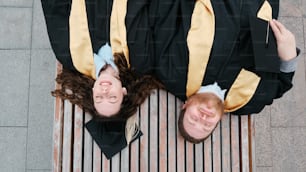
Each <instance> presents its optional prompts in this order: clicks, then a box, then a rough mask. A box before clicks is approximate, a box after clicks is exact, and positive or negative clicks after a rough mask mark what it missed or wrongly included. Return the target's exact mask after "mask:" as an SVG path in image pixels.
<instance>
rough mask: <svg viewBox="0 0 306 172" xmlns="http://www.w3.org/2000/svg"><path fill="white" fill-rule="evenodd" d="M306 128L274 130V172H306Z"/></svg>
mask: <svg viewBox="0 0 306 172" xmlns="http://www.w3.org/2000/svg"><path fill="white" fill-rule="evenodd" d="M305 138H306V128H298V127H296V128H273V129H272V143H273V152H272V155H273V172H289V171H292V172H305V169H306V156H305V152H306V142H305Z"/></svg>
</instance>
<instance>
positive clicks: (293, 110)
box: [0, 0, 306, 172]
mask: <svg viewBox="0 0 306 172" xmlns="http://www.w3.org/2000/svg"><path fill="white" fill-rule="evenodd" d="M305 9H306V0H281V7H280V20H281V21H282V22H283V23H284V24H285V25H286V26H287V27H288V28H289V29H290V30H291V31H292V32H293V33H294V34H295V35H296V39H297V45H298V47H300V48H301V50H302V54H301V55H300V59H299V66H298V70H297V72H296V76H295V78H294V82H295V86H294V88H293V89H292V90H291V91H290V92H288V93H287V94H286V95H285V96H284V97H283V98H282V99H279V100H276V101H275V102H274V104H273V105H271V106H269V107H267V108H265V110H264V111H262V112H261V113H260V114H258V115H256V147H255V148H256V161H255V163H256V167H257V170H256V171H258V172H304V171H306V105H305V103H304V101H305V97H306V93H305V91H304V90H305V88H306V83H305V78H306V76H305V71H306V70H305V65H306V63H305V59H306V54H305V49H306V45H305V40H306V10H305ZM0 18H1V20H0V60H1V61H2V62H1V63H0V80H1V84H0V90H1V91H0V110H1V111H0V155H1V156H0V172H50V171H52V125H53V106H54V104H53V100H54V99H53V98H52V97H51V96H50V91H51V90H52V89H53V87H54V77H55V57H54V54H53V52H52V50H51V48H50V44H49V40H48V37H47V32H46V27H45V23H44V19H43V14H42V9H41V5H40V1H39V0H0Z"/></svg>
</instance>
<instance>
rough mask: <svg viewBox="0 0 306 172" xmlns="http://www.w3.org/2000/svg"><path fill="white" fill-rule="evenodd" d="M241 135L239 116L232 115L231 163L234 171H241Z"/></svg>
mask: <svg viewBox="0 0 306 172" xmlns="http://www.w3.org/2000/svg"><path fill="white" fill-rule="evenodd" d="M239 136H240V135H239V116H236V115H231V157H232V164H231V165H232V171H233V172H239V171H240V153H239V152H240V149H239Z"/></svg>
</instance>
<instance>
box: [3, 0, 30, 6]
mask: <svg viewBox="0 0 306 172" xmlns="http://www.w3.org/2000/svg"><path fill="white" fill-rule="evenodd" d="M32 4H33V0H1V1H0V6H13V7H16V6H18V7H32Z"/></svg>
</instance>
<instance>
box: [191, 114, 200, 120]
mask: <svg viewBox="0 0 306 172" xmlns="http://www.w3.org/2000/svg"><path fill="white" fill-rule="evenodd" d="M190 118H191V120H192V121H197V120H198V118H197V117H195V116H194V115H191V116H190Z"/></svg>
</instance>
